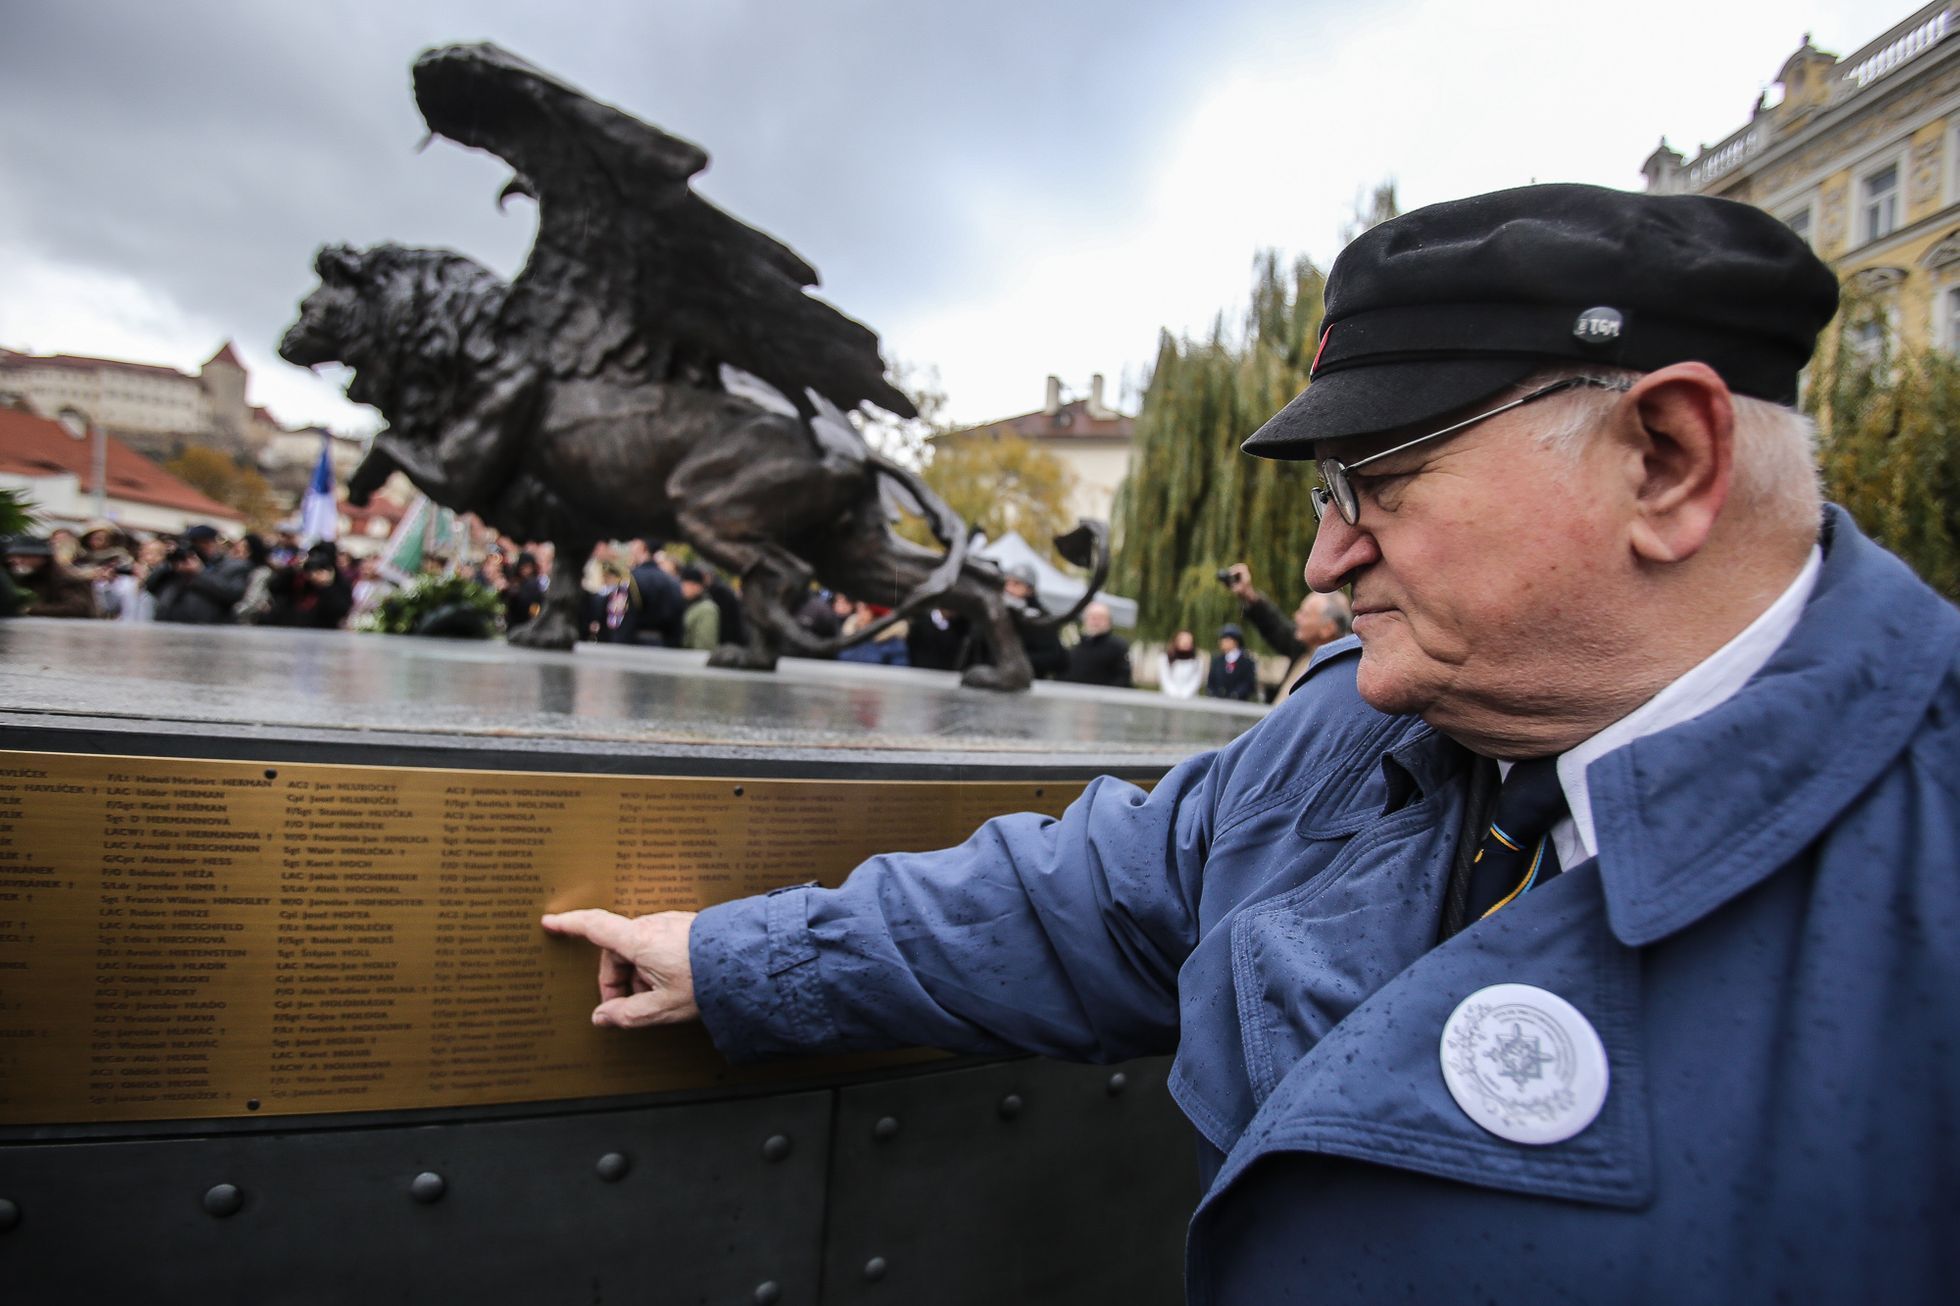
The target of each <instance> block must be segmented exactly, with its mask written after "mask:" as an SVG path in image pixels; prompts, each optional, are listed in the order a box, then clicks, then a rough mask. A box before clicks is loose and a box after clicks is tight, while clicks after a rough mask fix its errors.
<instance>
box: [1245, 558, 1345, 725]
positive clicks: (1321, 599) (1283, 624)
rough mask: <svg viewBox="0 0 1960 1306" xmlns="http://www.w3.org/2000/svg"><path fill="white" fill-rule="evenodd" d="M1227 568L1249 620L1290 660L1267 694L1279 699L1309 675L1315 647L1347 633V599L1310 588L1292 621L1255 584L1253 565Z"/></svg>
mask: <svg viewBox="0 0 1960 1306" xmlns="http://www.w3.org/2000/svg"><path fill="white" fill-rule="evenodd" d="M1227 570H1228V572H1229V574H1230V575H1231V577H1232V582H1231V585H1232V594H1233V596H1234V597H1236V598H1237V599H1238V601H1239V604H1240V606H1241V607H1242V608H1243V609H1244V612H1245V618H1246V620H1247V621H1249V622H1251V623H1252V627H1253V629H1254V630H1257V631H1258V632H1259V634H1260V636H1261V637H1262V638H1264V639H1265V641H1266V642H1267V643H1268V644H1270V645H1272V646H1273V649H1274V651H1275V652H1277V653H1278V654H1279V655H1280V656H1281V657H1283V658H1286V659H1287V667H1286V671H1285V672H1284V674H1282V675H1281V676H1280V678H1279V681H1278V683H1276V684H1275V685H1273V687H1272V689H1271V690H1270V691H1269V692H1268V694H1267V697H1268V698H1269V699H1270V700H1271V701H1272V702H1275V703H1277V702H1280V701H1281V700H1283V699H1284V698H1285V697H1286V696H1287V695H1288V694H1291V693H1292V692H1293V687H1294V686H1295V685H1297V684H1299V683H1300V677H1302V676H1304V675H1306V674H1307V666H1308V664H1309V663H1311V662H1312V661H1313V655H1314V650H1315V649H1318V648H1319V647H1321V645H1323V644H1331V643H1333V642H1334V641H1335V640H1337V639H1342V638H1344V637H1345V636H1346V635H1347V633H1348V626H1349V624H1350V621H1351V617H1350V615H1349V612H1348V601H1347V599H1346V597H1345V596H1343V595H1341V594H1316V593H1314V592H1313V591H1312V590H1308V591H1307V596H1306V597H1305V598H1303V599H1301V600H1300V606H1299V607H1297V608H1295V609H1294V610H1293V619H1292V621H1290V622H1289V621H1288V620H1287V619H1286V618H1285V617H1284V616H1282V615H1281V613H1280V610H1279V605H1278V604H1277V603H1274V602H1273V601H1272V600H1271V599H1269V598H1267V597H1266V596H1265V595H1264V594H1261V593H1260V592H1259V591H1258V589H1256V588H1255V587H1254V586H1253V584H1252V569H1251V568H1250V567H1248V566H1247V565H1246V564H1245V563H1243V562H1240V563H1234V564H1233V565H1232V566H1231V567H1230V568H1228V569H1227Z"/></svg>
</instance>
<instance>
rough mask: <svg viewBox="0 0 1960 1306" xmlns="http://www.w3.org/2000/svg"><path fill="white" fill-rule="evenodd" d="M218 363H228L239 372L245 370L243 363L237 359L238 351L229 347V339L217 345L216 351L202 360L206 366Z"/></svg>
mask: <svg viewBox="0 0 1960 1306" xmlns="http://www.w3.org/2000/svg"><path fill="white" fill-rule="evenodd" d="M218 363H228V364H230V365H231V366H232V367H235V368H237V369H238V370H239V371H241V372H242V371H244V370H245V364H244V363H242V362H240V361H239V358H238V351H237V350H236V349H233V348H232V347H231V341H229V340H227V341H225V342H224V344H222V345H220V346H219V347H218V352H217V353H215V354H213V355H211V357H209V358H207V359H205V360H204V365H205V366H206V367H212V366H215V365H216V364H218Z"/></svg>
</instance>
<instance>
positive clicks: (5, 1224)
mask: <svg viewBox="0 0 1960 1306" xmlns="http://www.w3.org/2000/svg"><path fill="white" fill-rule="evenodd" d="M19 1225H20V1207H18V1206H16V1205H14V1204H13V1203H12V1202H10V1201H8V1200H7V1199H6V1198H4V1197H0V1233H12V1232H13V1231H14V1230H15V1229H16V1228H18V1227H19Z"/></svg>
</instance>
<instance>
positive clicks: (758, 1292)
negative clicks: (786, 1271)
mask: <svg viewBox="0 0 1960 1306" xmlns="http://www.w3.org/2000/svg"><path fill="white" fill-rule="evenodd" d="M782 1299H783V1289H782V1285H781V1284H779V1283H777V1282H776V1281H775V1280H774V1279H769V1280H767V1281H765V1282H763V1283H758V1284H756V1285H755V1306H775V1303H776V1302H779V1301H781V1300H782Z"/></svg>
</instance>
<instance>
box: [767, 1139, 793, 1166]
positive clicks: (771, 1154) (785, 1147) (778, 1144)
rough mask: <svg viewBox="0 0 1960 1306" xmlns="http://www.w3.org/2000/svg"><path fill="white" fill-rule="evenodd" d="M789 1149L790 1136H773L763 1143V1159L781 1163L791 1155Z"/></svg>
mask: <svg viewBox="0 0 1960 1306" xmlns="http://www.w3.org/2000/svg"><path fill="white" fill-rule="evenodd" d="M789 1148H790V1142H789V1135H788V1134H771V1135H769V1137H768V1138H767V1139H765V1140H764V1141H763V1144H762V1159H763V1160H765V1161H780V1160H782V1159H783V1158H784V1157H786V1156H788V1155H789Z"/></svg>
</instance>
